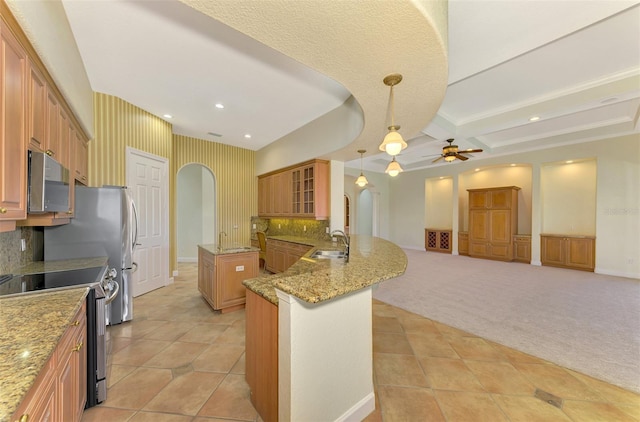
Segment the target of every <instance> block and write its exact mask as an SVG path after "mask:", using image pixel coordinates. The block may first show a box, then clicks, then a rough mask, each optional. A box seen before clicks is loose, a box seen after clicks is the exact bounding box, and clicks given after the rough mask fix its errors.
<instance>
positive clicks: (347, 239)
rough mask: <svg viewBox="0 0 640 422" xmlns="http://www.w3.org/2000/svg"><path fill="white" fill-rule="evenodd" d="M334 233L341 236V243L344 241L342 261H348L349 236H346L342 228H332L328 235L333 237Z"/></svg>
mask: <svg viewBox="0 0 640 422" xmlns="http://www.w3.org/2000/svg"><path fill="white" fill-rule="evenodd" d="M334 235H338V236H340V237H342V243H344V248H345V251H344V262H349V246H350V244H351V241H350V240H349V236H347V235H346V234H345V233H344V232H343V231H342V230H334V231H332V232H331V234H330V235H329V236H331V237H333V236H334Z"/></svg>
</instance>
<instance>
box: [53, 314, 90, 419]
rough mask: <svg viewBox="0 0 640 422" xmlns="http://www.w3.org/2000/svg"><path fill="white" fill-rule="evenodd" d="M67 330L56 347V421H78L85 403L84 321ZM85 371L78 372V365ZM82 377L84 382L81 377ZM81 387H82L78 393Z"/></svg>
mask: <svg viewBox="0 0 640 422" xmlns="http://www.w3.org/2000/svg"><path fill="white" fill-rule="evenodd" d="M81 321H82V322H81V323H80V325H78V326H77V327H72V328H70V329H69V330H67V333H66V334H65V336H64V337H63V339H62V341H61V342H60V346H58V349H57V354H58V385H57V392H56V394H57V397H58V398H57V400H58V420H60V421H71V422H74V421H79V420H80V417H81V416H82V409H84V404H85V402H86V360H87V358H86V320H85V319H84V318H82V319H81ZM82 364H84V365H85V370H84V371H81V370H80V365H82ZM83 375H84V380H83V381H81V377H82V376H83ZM81 386H83V387H84V389H83V391H82V392H81V391H80V388H81Z"/></svg>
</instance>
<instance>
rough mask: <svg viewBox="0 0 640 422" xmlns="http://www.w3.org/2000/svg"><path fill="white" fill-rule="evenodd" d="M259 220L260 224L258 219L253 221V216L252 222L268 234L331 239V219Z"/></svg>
mask: <svg viewBox="0 0 640 422" xmlns="http://www.w3.org/2000/svg"><path fill="white" fill-rule="evenodd" d="M255 218H257V217H255ZM259 220H262V224H261V225H260V226H259V225H258V222H257V221H253V218H252V224H256V225H257V227H262V228H263V231H264V232H266V233H267V236H296V237H307V238H309V239H317V240H327V239H329V235H328V234H327V229H328V228H329V227H330V221H329V220H311V219H309V220H305V219H299V218H271V219H259ZM252 227H253V226H252ZM253 233H254V231H252V235H253Z"/></svg>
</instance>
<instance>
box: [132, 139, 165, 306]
mask: <svg viewBox="0 0 640 422" xmlns="http://www.w3.org/2000/svg"><path fill="white" fill-rule="evenodd" d="M167 169H168V163H167V159H165V158H162V157H158V156H156V155H152V154H149V153H146V152H142V151H139V150H135V149H133V148H127V186H128V187H129V188H130V189H131V192H132V194H133V200H134V202H135V204H136V207H137V209H138V219H139V222H138V225H139V227H138V244H137V246H136V250H135V251H134V253H133V260H134V262H136V263H137V264H138V269H137V271H136V272H134V273H133V276H132V280H133V281H132V288H133V297H136V296H140V295H141V294H144V293H147V292H150V291H151V290H155V289H157V288H159V287H163V286H165V285H166V284H168V283H169V223H168V222H169V218H168V214H169V205H168V204H169V200H168V198H169V183H168V171H167Z"/></svg>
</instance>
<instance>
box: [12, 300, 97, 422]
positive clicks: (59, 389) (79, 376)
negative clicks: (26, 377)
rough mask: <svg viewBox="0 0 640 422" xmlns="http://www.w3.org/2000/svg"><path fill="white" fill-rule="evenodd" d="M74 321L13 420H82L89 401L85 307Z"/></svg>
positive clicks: (75, 421) (73, 421) (71, 421)
mask: <svg viewBox="0 0 640 422" xmlns="http://www.w3.org/2000/svg"><path fill="white" fill-rule="evenodd" d="M72 321H73V323H72V324H71V326H70V327H69V328H68V329H67V331H66V332H65V334H64V335H63V336H62V339H61V340H60V342H59V343H58V346H57V347H56V349H55V351H54V352H53V354H52V355H51V358H49V361H48V362H47V364H46V365H45V367H44V369H43V370H42V371H41V372H40V374H39V375H38V377H37V378H36V381H35V383H34V384H33V387H31V390H29V392H28V393H27V396H26V398H25V399H24V400H23V401H22V403H21V404H20V407H18V410H16V412H15V413H14V414H13V419H12V420H16V421H21V420H28V421H50V422H55V421H65V422H66V421H69V422H77V421H80V419H82V413H83V411H84V406H85V404H86V401H87V347H86V343H87V319H86V307H85V306H82V308H81V309H80V310H79V311H78V313H77V314H76V316H75V318H74V319H73V320H72ZM22 418H25V419H22Z"/></svg>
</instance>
